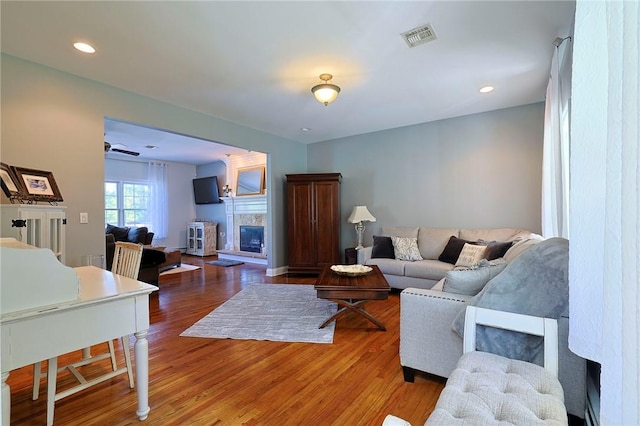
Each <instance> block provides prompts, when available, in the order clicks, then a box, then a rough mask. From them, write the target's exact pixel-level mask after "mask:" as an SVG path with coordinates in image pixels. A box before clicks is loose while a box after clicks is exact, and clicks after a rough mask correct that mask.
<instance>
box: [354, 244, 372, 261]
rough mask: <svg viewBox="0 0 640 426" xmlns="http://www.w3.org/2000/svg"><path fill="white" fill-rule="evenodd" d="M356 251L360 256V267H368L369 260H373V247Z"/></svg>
mask: <svg viewBox="0 0 640 426" xmlns="http://www.w3.org/2000/svg"><path fill="white" fill-rule="evenodd" d="M356 251H357V255H358V265H366V264H367V260H369V259H371V252H372V251H373V246H369V247H363V248H361V249H359V250H356Z"/></svg>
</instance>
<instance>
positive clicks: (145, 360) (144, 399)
mask: <svg viewBox="0 0 640 426" xmlns="http://www.w3.org/2000/svg"><path fill="white" fill-rule="evenodd" d="M134 336H136V343H135V344H134V345H133V350H134V352H135V354H136V388H137V389H136V393H137V394H138V410H137V411H136V414H137V415H138V418H139V419H140V420H146V419H147V416H148V415H149V411H151V408H149V342H148V341H147V330H142V331H138V332H136V333H134Z"/></svg>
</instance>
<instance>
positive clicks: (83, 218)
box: [80, 213, 89, 223]
mask: <svg viewBox="0 0 640 426" xmlns="http://www.w3.org/2000/svg"><path fill="white" fill-rule="evenodd" d="M80 223H89V213H80Z"/></svg>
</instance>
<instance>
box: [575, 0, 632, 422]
mask: <svg viewBox="0 0 640 426" xmlns="http://www.w3.org/2000/svg"><path fill="white" fill-rule="evenodd" d="M575 28H576V29H575V39H574V40H575V46H574V60H573V70H574V73H573V81H572V85H573V93H572V109H571V113H572V122H571V237H572V238H571V248H570V251H571V252H570V256H569V303H570V311H571V315H570V324H569V347H570V349H571V350H572V351H573V352H575V353H576V354H578V355H580V356H582V357H584V358H589V359H592V360H594V361H597V362H599V363H600V364H601V366H602V371H601V377H600V385H601V400H600V422H601V424H604V425H638V424H640V189H639V188H640V150H639V147H638V145H639V144H640V120H639V116H640V91H639V89H638V87H639V86H640V56H639V44H640V7H639V4H638V2H636V1H624V2H622V1H615V2H614V1H611V2H593V1H583V0H578V1H577V3H576V23H575Z"/></svg>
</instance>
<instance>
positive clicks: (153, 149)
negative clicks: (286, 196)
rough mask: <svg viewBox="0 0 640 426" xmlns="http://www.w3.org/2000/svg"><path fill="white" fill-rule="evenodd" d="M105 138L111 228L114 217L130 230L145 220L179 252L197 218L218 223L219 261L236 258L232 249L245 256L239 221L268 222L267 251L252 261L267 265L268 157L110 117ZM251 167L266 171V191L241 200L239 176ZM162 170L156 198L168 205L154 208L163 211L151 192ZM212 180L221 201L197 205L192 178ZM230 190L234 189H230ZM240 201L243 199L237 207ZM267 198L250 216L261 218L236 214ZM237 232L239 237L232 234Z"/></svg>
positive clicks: (157, 241)
mask: <svg viewBox="0 0 640 426" xmlns="http://www.w3.org/2000/svg"><path fill="white" fill-rule="evenodd" d="M104 139H105V226H106V224H107V223H110V224H115V223H111V222H112V221H114V220H115V221H116V222H118V224H119V225H120V226H127V223H129V222H131V220H134V221H135V222H136V223H138V222H140V221H142V222H140V223H148V224H149V230H150V231H151V232H156V230H158V231H160V232H157V233H156V236H154V240H153V244H154V245H161V246H165V247H170V248H176V249H180V250H181V251H182V252H183V253H184V252H185V251H186V248H187V241H188V224H189V223H190V222H193V221H194V220H207V221H213V222H216V223H217V224H218V226H217V236H216V240H217V241H216V249H217V250H218V256H220V257H224V253H220V252H225V251H231V252H232V254H233V255H234V256H235V255H236V254H237V253H235V252H241V250H240V247H239V244H240V241H239V238H240V236H239V235H240V233H239V226H240V225H241V224H242V225H245V223H244V222H249V223H247V224H249V225H252V224H254V223H256V221H257V222H259V225H262V222H264V226H265V242H264V245H265V248H264V250H262V252H261V253H260V254H258V253H253V255H252V258H254V257H255V255H257V254H258V255H259V256H258V261H257V262H254V263H263V264H266V258H267V252H268V250H267V249H266V245H267V244H266V235H267V233H268V230H267V227H266V224H267V214H268V212H267V204H268V203H267V202H266V197H267V194H266V184H264V182H266V169H267V154H265V153H259V152H255V151H248V150H246V149H243V148H239V147H235V146H231V145H227V144H224V143H221V142H218V141H211V140H205V139H201V138H196V137H192V136H188V135H184V134H178V133H175V132H172V131H171V130H169V129H157V128H151V127H148V126H145V125H143V124H139V123H129V122H124V121H121V120H116V119H113V118H108V117H106V118H105V119H104ZM254 167H261V170H264V180H263V183H262V185H263V186H262V189H263V190H262V191H261V194H257V195H249V196H237V195H236V193H235V187H236V185H237V175H238V171H242V170H244V169H247V168H254ZM158 168H159V169H161V173H160V174H161V175H163V180H164V184H163V185H160V184H158V185H159V186H158V187H162V189H161V190H160V191H159V192H160V194H161V195H162V196H163V197H157V198H163V199H164V203H161V204H163V205H164V208H162V207H161V208H160V210H162V211H152V209H157V208H158V207H157V205H158V203H156V202H153V200H151V198H152V196H151V195H149V194H152V191H151V189H152V188H151V187H152V186H154V185H156V183H155V180H156V179H157V178H158V176H157V170H156V171H154V169H158ZM208 176H216V178H217V182H218V190H219V194H220V202H219V203H215V204H198V205H196V204H195V200H194V190H193V179H196V178H200V177H208ZM109 184H110V185H109ZM125 186H126V188H125ZM154 187H155V186H154ZM108 188H109V191H113V188H116V192H109V191H108ZM132 188H134V189H136V191H134V193H131V190H132ZM145 188H146V189H145ZM225 189H230V190H231V191H230V192H226V191H225ZM118 191H119V192H118ZM127 191H128V192H127ZM132 194H133V195H132ZM226 195H230V196H226ZM258 195H259V196H258ZM236 199H239V200H241V202H240V203H234V201H236ZM262 199H263V200H264V202H263V203H260V204H263V206H260V209H261V210H259V211H258V212H257V213H256V212H254V211H251V212H250V213H251V214H253V215H258V214H259V215H261V216H262V215H263V217H258V218H255V217H252V216H248V217H245V216H246V214H245V213H248V212H242V213H241V214H242V217H239V215H236V214H235V212H234V209H233V206H234V205H235V204H238V205H239V206H240V208H241V209H242V208H244V209H245V210H246V209H247V208H249V209H250V210H252V209H253V210H255V208H256V206H255V205H251V206H249V207H247V206H246V204H247V202H248V201H250V200H253V201H254V203H253V204H255V202H256V201H262ZM243 205H245V206H243ZM229 210H230V211H229ZM114 212H115V213H114ZM132 216H133V217H132ZM234 219H235V220H234ZM120 222H122V223H120ZM131 223H133V222H131ZM228 227H229V228H228ZM236 227H237V228H238V230H237V232H235V230H234V228H236ZM162 228H164V230H163V229H162ZM236 234H237V235H236ZM236 237H237V238H236ZM236 240H237V244H236ZM236 245H237V247H236ZM240 255H242V253H240Z"/></svg>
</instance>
